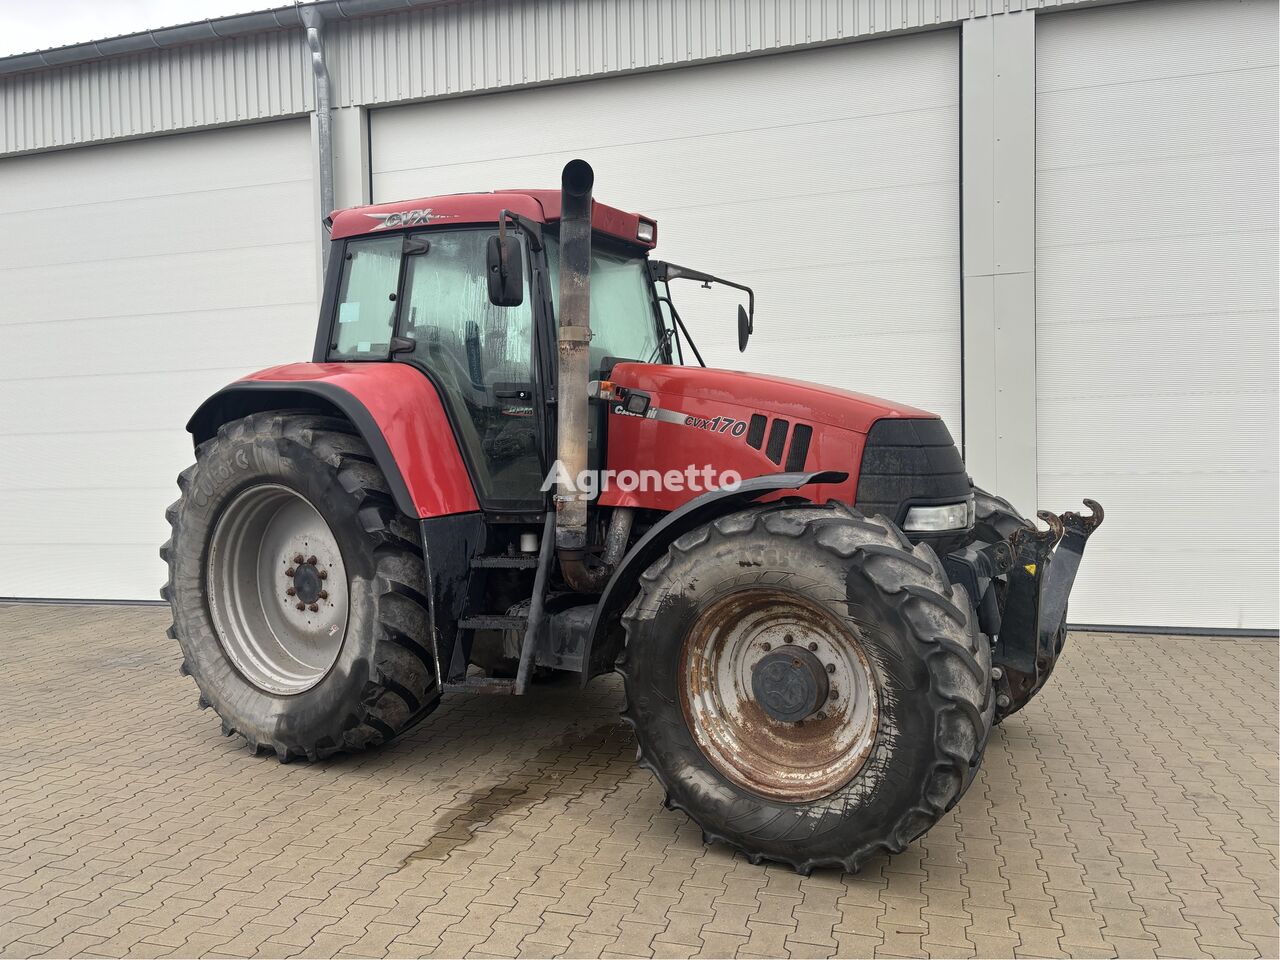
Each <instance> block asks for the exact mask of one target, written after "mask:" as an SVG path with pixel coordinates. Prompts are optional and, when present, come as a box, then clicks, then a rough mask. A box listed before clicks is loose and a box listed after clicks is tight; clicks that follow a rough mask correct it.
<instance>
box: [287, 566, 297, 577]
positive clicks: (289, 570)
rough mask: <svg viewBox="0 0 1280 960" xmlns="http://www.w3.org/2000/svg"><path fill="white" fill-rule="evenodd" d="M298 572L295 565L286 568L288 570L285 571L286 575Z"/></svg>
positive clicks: (289, 575) (290, 575)
mask: <svg viewBox="0 0 1280 960" xmlns="http://www.w3.org/2000/svg"><path fill="white" fill-rule="evenodd" d="M297 572H298V571H297V570H295V569H293V567H290V568H289V569H288V570H286V571H285V572H284V575H285V576H286V577H292V576H293V575H294V574H295V573H297Z"/></svg>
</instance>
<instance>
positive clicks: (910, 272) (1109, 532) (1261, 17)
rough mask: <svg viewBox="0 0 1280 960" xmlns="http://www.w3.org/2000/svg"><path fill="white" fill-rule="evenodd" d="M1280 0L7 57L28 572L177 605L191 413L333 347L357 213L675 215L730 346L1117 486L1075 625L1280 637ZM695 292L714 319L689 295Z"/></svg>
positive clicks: (1, 236)
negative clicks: (747, 328)
mask: <svg viewBox="0 0 1280 960" xmlns="http://www.w3.org/2000/svg"><path fill="white" fill-rule="evenodd" d="M1278 49H1280V38H1278V14H1277V4H1276V3H1274V2H1272V0H1231V2H1218V0H1130V2H1115V3H1079V2H1055V0H1039V2H1035V0H544V2H534V0H529V2H521V0H475V2H440V0H340V2H339V0H324V2H318V3H313V4H302V5H298V6H291V7H285V8H282V9H279V10H274V11H268V12H264V13H253V14H246V15H243V16H236V17H229V18H225V19H221V20H216V21H209V22H204V23H197V24H190V25H185V26H178V27H172V28H166V29H157V30H154V31H151V32H149V33H145V34H136V35H131V36H126V37H119V38H114V39H107V40H101V41H99V42H96V43H90V44H81V45H77V46H72V47H64V48H60V49H56V50H47V51H43V52H39V53H32V54H24V55H18V56H11V57H8V58H4V59H0V337H2V340H0V344H2V346H0V597H16V598H71V599H116V600H137V599H153V598H155V597H156V591H157V589H158V587H159V585H160V583H161V581H162V580H163V578H164V573H163V568H162V565H161V563H160V560H159V558H158V556H157V547H158V546H159V544H160V543H161V542H162V541H163V540H164V539H165V538H166V536H167V535H168V533H167V525H166V523H165V520H164V509H165V506H166V505H167V504H168V503H170V502H171V501H172V500H174V499H175V498H176V487H175V486H174V477H175V475H176V474H177V473H178V471H179V470H180V469H182V468H183V467H184V466H185V465H186V464H188V463H189V462H190V460H191V446H190V438H189V437H188V436H187V434H186V433H185V432H184V430H183V425H184V423H185V421H186V418H187V416H188V415H189V414H190V413H191V411H192V410H194V408H195V407H196V406H197V404H198V403H199V402H200V401H201V400H202V399H203V398H204V397H205V396H207V395H208V394H209V393H211V392H213V391H214V390H216V389H217V388H218V387H220V386H222V385H223V384H224V383H226V382H228V381H230V380H233V379H235V378H237V377H238V376H240V375H241V374H243V373H245V372H248V371H250V370H253V369H256V368H259V367H264V366H268V365H271V364H274V363H279V362H285V361H289V360H300V359H308V358H309V356H310V353H311V347H312V340H313V336H314V330H315V322H316V312H317V307H318V291H319V284H320V271H321V264H322V254H323V249H324V244H325V237H324V231H323V228H322V225H321V221H322V219H323V216H324V215H325V214H326V213H327V212H328V211H329V209H332V208H334V207H342V206H351V205H355V204H361V203H368V202H381V201H388V200H395V199H402V198H409V197H417V196H428V195H434V194H441V193H450V192H459V191H469V190H484V189H491V188H502V187H524V186H533V187H550V186H555V185H556V183H557V178H558V175H559V171H560V168H561V167H562V166H563V164H564V163H565V161H566V160H567V159H569V158H571V157H574V156H581V157H583V158H585V159H587V160H589V161H590V162H591V164H592V165H593V166H594V167H595V170H596V176H597V184H598V189H597V193H598V196H599V197H600V199H602V200H604V201H607V202H608V203H611V204H613V205H615V206H620V207H624V208H627V209H632V210H638V211H642V212H643V213H645V214H646V215H648V216H651V217H653V218H654V219H656V220H657V222H658V224H659V246H658V251H659V253H660V254H661V255H662V256H663V257H664V259H670V260H673V261H676V262H679V263H686V264H689V265H690V266H694V267H697V268H699V269H703V270H707V271H709V272H711V273H715V274H718V275H722V276H727V277H731V278H733V279H735V280H740V281H743V282H745V283H748V284H751V285H752V286H753V287H754V288H755V290H756V296H757V322H756V335H755V337H754V338H753V340H752V342H751V345H750V347H749V349H748V351H747V352H746V353H745V354H741V355H740V354H739V353H738V352H737V349H736V336H735V333H734V327H733V313H732V308H733V302H732V301H726V300H720V299H717V298H716V297H715V295H714V294H712V293H707V294H705V299H702V298H701V292H700V291H698V290H696V289H691V290H689V291H687V292H685V294H684V296H685V301H687V303H688V306H687V311H686V312H687V313H688V315H689V316H690V317H691V318H693V319H694V321H695V322H694V336H695V337H696V339H697V341H698V343H699V346H700V347H701V348H702V350H703V353H704V355H706V356H707V359H708V362H709V363H713V364H716V365H722V366H730V367H735V368H739V369H752V370H759V371H763V372H768V373H777V374H782V375H787V376H795V377H799V378H802V379H810V380H818V381H823V382H827V383H831V384H835V385H838V386H842V387H847V388H851V389H855V390H860V391H863V392H867V393H873V394H882V395H885V396H889V397H893V398H894V399H897V400H902V401H906V402H910V403H914V404H916V405H918V406H922V407H924V408H926V409H929V410H933V411H935V412H937V413H938V414H940V415H942V416H943V417H944V418H945V420H946V422H947V423H948V425H949V427H950V429H951V432H952V434H953V435H954V436H955V437H956V439H957V441H961V442H962V443H963V448H964V452H965V457H966V461H967V463H968V466H969V469H970V472H971V473H972V475H973V477H974V479H975V481H976V482H978V483H979V484H981V485H983V486H987V487H989V488H991V489H994V490H998V491H1000V492H1001V493H1003V494H1006V495H1009V496H1011V498H1012V499H1013V500H1014V502H1015V503H1016V505H1017V506H1018V507H1019V508H1020V509H1022V510H1023V511H1024V512H1028V513H1030V512H1032V511H1033V510H1034V509H1035V508H1036V507H1037V506H1040V507H1044V508H1048V509H1052V510H1055V511H1061V510H1066V509H1072V508H1073V507H1076V506H1078V504H1079V501H1080V498H1081V497H1082V496H1089V497H1093V498H1095V499H1097V500H1099V501H1101V502H1102V503H1103V504H1104V505H1105V507H1106V509H1107V524H1106V527H1105V528H1104V529H1103V530H1102V531H1101V532H1100V533H1099V535H1098V536H1097V537H1096V538H1094V540H1093V541H1092V542H1091V546H1090V548H1089V556H1088V560H1087V562H1086V563H1085V564H1084V567H1083V568H1082V571H1081V575H1080V579H1079V581H1078V582H1077V586H1076V590H1075V594H1074V595H1073V601H1072V603H1073V606H1072V611H1071V621H1072V622H1073V623H1078V624H1093V625H1107V626H1115V627H1133V628H1148V627H1160V628H1166V629H1195V630H1208V631H1215V632H1216V631H1239V630H1244V631H1250V632H1259V631H1274V630H1275V629H1276V627H1277V624H1278V622H1280V612H1278V602H1277V595H1278V591H1277V566H1278V564H1280V544H1278V539H1280V513H1278V510H1277V486H1278V483H1280V472H1278V470H1280V468H1278V462H1277V461H1278V458H1280V453H1278V446H1280V441H1278V431H1280V424H1278V410H1280V394H1278V391H1277V371H1278V369H1280V350H1278V332H1280V278H1278V273H1277V271H1278V269H1280V268H1278V264H1280V228H1278V223H1277V210H1278V196H1277V182H1278V170H1280V154H1278V128H1280V105H1278V102H1277V97H1278V94H1277V90H1278V83H1277V81H1278V65H1277V50H1278ZM682 309H684V302H682Z"/></svg>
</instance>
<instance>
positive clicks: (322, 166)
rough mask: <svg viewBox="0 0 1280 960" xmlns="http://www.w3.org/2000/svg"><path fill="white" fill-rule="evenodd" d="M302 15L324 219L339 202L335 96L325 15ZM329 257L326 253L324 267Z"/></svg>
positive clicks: (304, 10) (314, 11) (309, 11)
mask: <svg viewBox="0 0 1280 960" xmlns="http://www.w3.org/2000/svg"><path fill="white" fill-rule="evenodd" d="M298 13H299V16H301V18H302V24H303V26H305V27H306V29H307V47H308V49H310V51H311V70H312V73H314V74H315V84H316V110H315V113H316V147H317V152H318V154H319V156H318V158H317V159H318V161H319V177H320V217H321V219H324V218H325V217H327V216H329V214H331V213H333V210H334V207H335V206H336V205H337V204H336V202H335V200H334V192H333V191H334V187H333V109H332V108H333V97H332V95H331V93H330V85H329V65H328V63H327V62H326V61H325V58H324V35H323V32H322V31H323V26H324V17H323V15H322V14H321V12H320V9H319V8H318V7H300V8H299V9H298ZM324 246H325V249H326V250H327V249H328V246H329V238H328V233H327V231H326V233H325V235H324ZM328 262H329V258H328V257H327V256H326V257H322V258H321V264H322V269H323V266H324V265H327V264H328Z"/></svg>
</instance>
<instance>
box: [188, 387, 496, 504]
mask: <svg viewBox="0 0 1280 960" xmlns="http://www.w3.org/2000/svg"><path fill="white" fill-rule="evenodd" d="M298 408H303V409H308V410H316V411H323V412H326V413H330V414H336V415H339V416H342V417H345V418H346V419H347V420H349V421H351V423H352V424H353V425H354V426H355V428H356V430H358V431H359V433H360V436H361V437H362V438H363V439H364V441H365V443H367V444H368V445H369V449H370V451H372V453H373V456H374V459H375V460H376V461H377V464H378V467H379V469H381V470H382V473H383V475H384V476H385V477H386V478H387V485H388V486H389V487H390V489H391V492H392V494H393V495H394V496H395V500H396V506H397V507H398V508H399V509H400V512H401V513H403V514H404V515H405V516H407V517H412V518H414V519H426V518H430V517H443V516H450V515H453V514H458V513H471V512H474V511H477V510H479V509H480V504H479V501H478V500H477V499H476V494H475V490H474V488H473V487H472V486H471V476H470V474H469V473H468V472H467V467H466V464H465V463H464V462H463V460H462V455H461V453H460V452H459V450H458V443H457V440H456V439H455V438H454V434H453V428H452V427H451V426H450V423H449V418H448V415H447V414H446V413H445V410H444V405H443V404H442V403H441V401H440V395H439V393H437V392H436V388H435V387H434V386H433V385H432V383H431V381H430V380H428V379H427V378H426V376H424V375H423V374H422V373H420V372H419V371H417V370H415V369H414V368H413V367H411V366H409V365H408V364H404V363H290V364H286V365H284V366H281V367H272V368H271V369H269V370H261V371H259V372H258V373H254V374H250V375H249V376H248V377H245V378H244V379H243V380H239V381H237V382H236V383H233V384H230V385H229V386H227V387H224V388H223V389H221V390H219V391H218V392H217V393H215V394H214V395H213V396H211V397H209V399H207V400H205V402H204V403H202V404H201V405H200V407H199V408H198V409H197V410H196V412H195V413H194V414H193V415H192V417H191V419H190V421H188V423H187V431H188V432H189V433H190V434H191V435H192V438H193V439H194V441H195V443H196V444H200V443H202V442H203V441H205V440H207V439H209V438H210V437H212V436H213V435H214V434H216V433H217V432H218V427H220V426H221V425H222V424H224V423H229V422H230V421H232V420H238V419H239V418H240V417H244V416H247V415H249V414H250V413H257V412H261V411H264V410H287V409H298Z"/></svg>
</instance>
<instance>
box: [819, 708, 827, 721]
mask: <svg viewBox="0 0 1280 960" xmlns="http://www.w3.org/2000/svg"><path fill="white" fill-rule="evenodd" d="M818 719H819V720H825V719H827V715H826V714H825V713H823V712H822V711H821V710H819V711H818Z"/></svg>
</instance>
